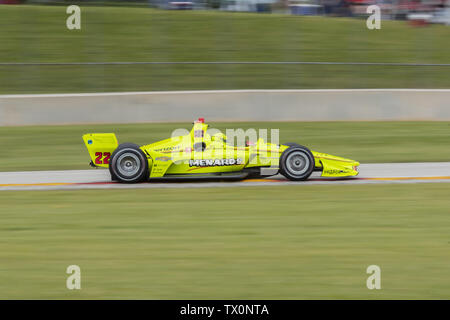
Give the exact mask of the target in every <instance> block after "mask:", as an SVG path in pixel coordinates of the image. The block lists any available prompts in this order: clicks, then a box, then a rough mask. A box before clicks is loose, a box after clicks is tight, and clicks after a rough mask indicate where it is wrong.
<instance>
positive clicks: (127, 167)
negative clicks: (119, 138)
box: [109, 143, 148, 183]
mask: <svg viewBox="0 0 450 320" xmlns="http://www.w3.org/2000/svg"><path fill="white" fill-rule="evenodd" d="M109 172H110V173H111V179H112V180H113V181H114V180H115V181H118V182H122V183H138V182H142V181H144V180H147V178H148V161H147V157H146V156H145V153H144V152H143V151H142V150H141V148H139V146H138V145H137V144H134V143H122V144H120V145H119V146H118V147H117V149H116V150H114V152H113V153H112V155H111V160H110V163H109Z"/></svg>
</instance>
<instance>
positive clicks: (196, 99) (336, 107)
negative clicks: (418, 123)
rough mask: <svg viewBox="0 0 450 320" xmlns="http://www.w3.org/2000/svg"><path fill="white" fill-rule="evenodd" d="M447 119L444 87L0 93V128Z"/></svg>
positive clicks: (449, 96) (448, 98) (449, 107)
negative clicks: (204, 121)
mask: <svg viewBox="0 0 450 320" xmlns="http://www.w3.org/2000/svg"><path fill="white" fill-rule="evenodd" d="M199 116H202V117H205V118H206V119H207V120H208V121H332V120H450V89H442V90H438V89H436V90H425V89H424V90H421V89H363V90H352V89H348V90H346V89H344V90H338V89H336V90H231V91H176V92H129V93H92V94H43V95H3V96H0V126H17V125H44V124H78V123H135V122H185V121H188V122H189V121H192V120H193V119H195V118H197V117H199Z"/></svg>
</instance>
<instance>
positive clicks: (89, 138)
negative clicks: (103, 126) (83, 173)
mask: <svg viewBox="0 0 450 320" xmlns="http://www.w3.org/2000/svg"><path fill="white" fill-rule="evenodd" d="M83 141H84V144H85V145H86V148H87V149H88V152H89V155H90V157H91V166H93V167H103V168H108V167H109V160H110V158H111V155H112V153H113V152H114V150H116V148H117V147H118V146H119V142H118V141H117V138H116V135H115V134H114V133H88V134H85V135H83Z"/></svg>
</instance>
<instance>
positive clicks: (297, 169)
mask: <svg viewBox="0 0 450 320" xmlns="http://www.w3.org/2000/svg"><path fill="white" fill-rule="evenodd" d="M310 163H311V162H310V159H309V157H308V156H307V155H306V154H305V153H303V152H292V153H291V154H289V155H288V156H287V158H286V169H287V171H288V172H289V173H291V174H293V175H296V176H299V175H303V174H304V173H306V172H307V171H308V169H309V166H310Z"/></svg>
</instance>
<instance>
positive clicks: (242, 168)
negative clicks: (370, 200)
mask: <svg viewBox="0 0 450 320" xmlns="http://www.w3.org/2000/svg"><path fill="white" fill-rule="evenodd" d="M83 140H84V143H85V144H86V147H87V149H88V151H89V155H90V157H91V159H92V160H91V165H92V166H94V167H104V168H109V171H110V173H111V178H112V180H114V181H119V182H123V183H137V182H142V181H147V180H173V179H179V180H190V179H202V180H203V179H216V180H217V179H218V180H222V179H232V180H240V179H245V178H248V177H253V178H258V177H266V176H271V175H276V174H278V173H280V174H282V175H283V176H285V177H286V178H287V179H289V180H293V181H301V180H306V179H308V178H309V176H310V175H311V174H312V172H313V171H321V172H322V174H321V175H322V176H323V177H349V176H356V175H357V174H358V171H357V167H358V165H359V163H358V162H357V161H354V160H350V159H345V158H341V157H336V156H332V155H328V154H325V153H319V152H315V151H311V150H309V149H308V148H306V147H304V146H301V145H298V144H296V143H286V144H273V143H267V142H265V141H264V139H262V138H260V139H258V140H256V141H246V142H245V143H244V144H243V145H242V146H235V145H234V140H235V139H234V137H233V141H228V140H227V137H226V136H225V135H224V134H222V133H221V132H217V130H215V131H214V132H210V130H209V129H208V125H207V124H205V122H204V119H203V118H200V119H198V120H197V121H195V122H194V125H193V128H192V130H191V131H186V134H181V135H173V136H172V137H171V138H169V139H165V140H162V141H159V142H155V143H151V144H148V145H143V146H138V145H136V144H133V143H122V144H120V145H119V143H118V142H117V138H116V136H115V134H113V133H89V134H85V135H84V136H83ZM238 140H239V139H238Z"/></svg>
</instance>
